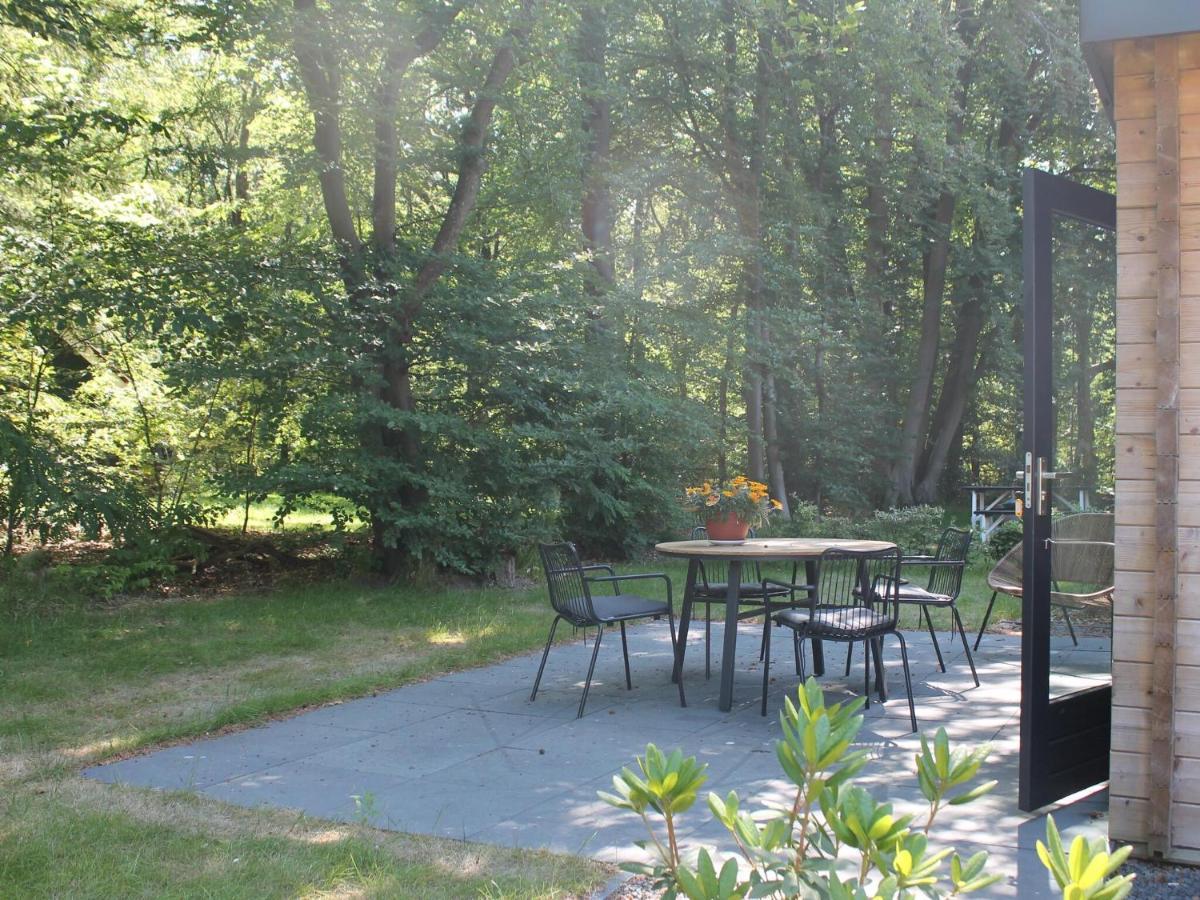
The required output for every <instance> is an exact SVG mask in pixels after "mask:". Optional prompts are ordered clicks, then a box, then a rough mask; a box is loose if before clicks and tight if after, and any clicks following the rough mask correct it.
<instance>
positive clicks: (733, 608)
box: [718, 559, 742, 712]
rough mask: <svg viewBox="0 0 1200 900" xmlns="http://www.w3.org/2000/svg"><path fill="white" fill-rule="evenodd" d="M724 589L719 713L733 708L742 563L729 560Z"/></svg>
mask: <svg viewBox="0 0 1200 900" xmlns="http://www.w3.org/2000/svg"><path fill="white" fill-rule="evenodd" d="M725 580H726V583H727V586H726V589H725V640H724V644H723V648H722V651H721V700H720V703H719V704H718V706H719V707H720V710H721V712H729V710H730V709H732V708H733V667H734V664H735V663H736V660H735V659H734V656H735V655H736V653H737V630H738V592H739V589H740V588H741V584H742V563H741V561H740V560H736V559H735V560H730V562H729V568H728V570H727V572H726V579H725Z"/></svg>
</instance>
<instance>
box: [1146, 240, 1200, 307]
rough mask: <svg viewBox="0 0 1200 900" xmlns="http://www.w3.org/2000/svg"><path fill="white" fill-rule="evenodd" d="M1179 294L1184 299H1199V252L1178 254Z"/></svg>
mask: <svg viewBox="0 0 1200 900" xmlns="http://www.w3.org/2000/svg"><path fill="white" fill-rule="evenodd" d="M1137 255H1139V256H1140V255H1141V254H1137ZM1179 293H1180V294H1181V295H1182V296H1184V297H1192V298H1200V250H1187V251H1184V252H1180V254H1179Z"/></svg>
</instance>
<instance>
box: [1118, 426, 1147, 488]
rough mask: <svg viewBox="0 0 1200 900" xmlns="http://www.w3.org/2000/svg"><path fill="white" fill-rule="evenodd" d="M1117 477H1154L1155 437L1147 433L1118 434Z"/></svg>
mask: <svg viewBox="0 0 1200 900" xmlns="http://www.w3.org/2000/svg"><path fill="white" fill-rule="evenodd" d="M1116 470H1117V478H1130V479H1142V478H1153V477H1154V438H1153V437H1151V436H1150V435H1145V434H1119V435H1117V459H1116Z"/></svg>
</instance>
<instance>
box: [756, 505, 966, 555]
mask: <svg viewBox="0 0 1200 900" xmlns="http://www.w3.org/2000/svg"><path fill="white" fill-rule="evenodd" d="M945 520H946V512H945V510H944V509H943V508H942V507H940V506H908V507H904V508H902V509H880V510H876V511H875V512H873V513H872V514H871V515H870V516H864V517H852V516H844V515H836V514H832V515H831V514H828V513H826V514H824V515H822V514H821V513H820V510H819V509H818V508H817V506H816V504H814V503H808V502H805V501H799V502H797V503H796V504H795V505H794V506H793V507H792V518H791V520H790V521H781V520H778V519H776V520H773V522H772V524H771V525H770V526H769V528H768V529H767V530H766V531H764V536H768V537H827V536H828V535H831V534H836V535H838V536H839V537H848V538H859V539H861V540H871V541H890V542H891V543H893V544H896V545H897V546H899V547H901V548H902V549H903V550H904V552H905V553H911V554H916V553H928V552H931V551H932V550H933V549H934V548H935V547H936V546H937V542H938V539H939V538H940V537H941V535H942V530H943V528H944V527H945V525H944V523H945Z"/></svg>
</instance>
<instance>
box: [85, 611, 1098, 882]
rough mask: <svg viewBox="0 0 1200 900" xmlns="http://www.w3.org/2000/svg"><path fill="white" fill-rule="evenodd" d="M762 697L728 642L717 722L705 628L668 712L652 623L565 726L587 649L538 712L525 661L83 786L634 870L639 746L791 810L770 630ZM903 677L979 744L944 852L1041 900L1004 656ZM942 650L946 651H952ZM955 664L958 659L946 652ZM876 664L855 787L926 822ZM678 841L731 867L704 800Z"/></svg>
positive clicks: (786, 679)
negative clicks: (134, 788)
mask: <svg viewBox="0 0 1200 900" xmlns="http://www.w3.org/2000/svg"><path fill="white" fill-rule="evenodd" d="M774 631H775V634H774V640H775V643H774V644H773V645H772V646H773V650H772V657H773V660H774V661H775V662H773V665H772V676H773V679H774V683H773V685H772V692H771V695H770V702H769V712H768V715H767V717H766V718H763V717H762V716H760V715H759V709H758V701H759V686H760V684H761V669H760V668H759V664H758V661H757V649H758V637H759V634H760V632H759V630H758V627H757V626H754V625H744V626H743V632H744V633H742V634H740V640H739V642H738V644H739V659H738V660H737V678H736V682H735V691H734V708H733V709H732V710H731V711H730V712H729V713H722V712H720V711H719V710H718V709H717V688H718V683H719V678H718V677H717V672H718V668H719V664H720V663H719V657H718V655H717V654H718V652H719V649H720V646H721V640H720V636H721V628H720V626H719V625H717V624H714V626H713V650H714V658H713V672H714V677H713V678H712V679H711V680H709V681H706V680H705V678H704V659H703V654H704V644H703V631H702V630H699V629H693V632H692V635H691V637H690V638H689V650H688V661H687V666H686V671H685V685H686V688H687V695H688V704H689V705H688V708H686V709H683V708H680V706H679V703H678V696H677V693H676V690H675V688H674V687H673V686H672V685H671V684H670V682H669V673H670V664H671V652H670V638H669V635H668V633H667V629H666V626H665V624H660V623H650V624H647V625H644V626H639V627H637V628H634V629H631V631H630V641H629V643H630V656H631V665H632V670H633V679H634V689H633V690H632V691H626V690H625V686H624V677H623V669H622V664H621V653H620V640H619V637H618V636H617V635H615V634H610V635H609V637H608V638H607V639H606V640H605V646H604V647H602V648H601V651H600V661H599V662H598V664H597V667H596V680H595V681H594V683H593V686H592V691H591V695H590V697H589V700H588V706H587V715H586V716H585V717H584V718H583V719H579V720H577V719H576V718H575V711H576V707H577V705H578V702H579V690H580V688H581V686H582V678H583V676H584V674H585V673H586V670H587V661H588V657H589V656H590V654H591V644H590V642H589V643H588V644H587V645H585V644H584V643H583V642H582V641H576V642H575V643H573V644H570V645H565V646H558V647H556V648H554V649H553V650H552V651H551V654H550V660H549V663H548V664H547V668H546V674H545V677H544V678H543V682H542V690H541V692H540V693H539V695H538V699H537V701H536V702H535V703H530V702H529V699H528V698H529V689H530V687H531V685H532V682H533V677H534V674H535V672H536V671H537V664H538V656H539V654H529V655H527V656H522V657H518V658H516V659H512V660H509V661H507V662H504V663H500V664H498V665H493V666H489V667H486V668H483V669H477V670H473V671H468V672H461V673H456V674H452V675H446V676H443V677H441V678H436V679H434V680H432V681H428V682H424V683H421V684H414V685H410V686H408V687H404V688H400V689H397V690H394V691H389V692H387V693H384V694H380V695H378V696H374V697H367V698H364V699H360V700H354V701H350V702H346V703H341V704H337V705H334V706H328V707H325V708H322V709H318V710H314V711H311V712H307V713H304V714H301V715H298V716H296V717H294V718H291V719H288V720H285V721H280V722H274V723H271V724H269V725H265V726H263V727H259V728H254V729H251V730H248V731H243V732H239V733H236V734H229V735H225V736H222V737H218V738H213V739H211V740H204V741H199V742H197V743H194V744H191V745H188V746H180V747H172V748H169V749H165V750H160V751H157V752H154V753H150V754H148V755H145V756H140V757H136V758H132V759H127V760H123V761H120V762H116V763H112V764H109V765H105V766H97V767H94V768H92V769H89V770H87V771H86V773H85V774H86V775H88V776H89V777H92V778H95V779H98V780H101V781H107V782H121V783H125V784H131V785H141V786H147V787H154V788H161V789H175V790H194V791H198V792H200V793H202V794H205V795H207V796H210V797H215V798H218V799H221V800H224V801H227V802H230V803H235V804H239V805H244V806H255V805H259V804H265V805H270V806H276V807H286V808H291V809H295V810H299V811H303V812H304V813H307V814H309V815H313V816H320V817H325V818H330V819H337V820H344V821H364V822H370V823H371V824H374V825H376V826H379V827H382V828H388V829H394V830H398V831H409V832H420V833H427V834H436V835H441V836H445V837H451V838H460V839H463V840H470V841H483V842H488V843H493V844H501V845H511V846H520V847H544V848H548V849H551V850H556V851H561V852H569V853H581V854H586V855H589V856H593V857H596V858H598V859H603V860H609V861H612V860H617V859H622V858H629V857H631V856H633V855H636V854H638V853H639V852H640V851H638V850H637V849H636V847H634V842H635V841H637V840H640V839H642V838H644V837H645V834H644V830H643V826H642V824H641V821H640V820H639V819H638V818H637V817H635V816H633V815H632V814H626V813H623V812H620V811H618V810H615V809H612V808H611V807H609V806H608V805H606V804H605V803H603V802H601V801H600V800H598V799H597V797H596V792H597V791H598V790H608V789H610V787H611V780H612V775H613V773H614V772H617V771H619V770H620V768H621V767H622V766H624V765H630V764H632V761H633V758H634V756H636V755H637V754H638V753H640V752H642V751H643V750H644V748H645V745H646V743H647V742H651V741H652V742H654V743H656V744H658V745H659V746H660V747H663V748H674V747H681V748H683V749H684V750H685V751H686V752H689V753H694V754H696V755H697V756H699V757H700V758H701V759H702V760H703V761H704V762H706V763H708V766H709V768H708V774H709V783H708V787H709V788H710V789H712V790H714V791H716V792H718V793H720V794H724V793H725V792H727V791H729V790H731V789H735V790H737V791H738V793H739V795H740V796H741V797H742V798H743V801H746V800H747V799H749V800H750V803H751V804H752V805H753V804H756V803H758V802H759V801H764V800H770V799H779V798H781V797H782V796H783V795H784V794H785V793H786V787H787V785H786V782H785V781H784V780H783V779H782V778H781V773H780V771H779V767H778V764H777V763H776V760H775V755H774V741H775V739H776V737H777V734H778V713H779V710H780V709H781V708H782V705H783V697H784V695H785V693H787V692H790V691H794V689H795V686H796V684H797V679H796V677H795V674H794V669H793V666H792V662H791V647H790V632H786V631H785V630H783V629H775V630H774ZM906 636H907V639H908V641H909V652H910V658H911V659H912V661H913V677H914V690H915V693H916V704H917V717H918V720H919V722H920V727H921V730H922V731H927V732H930V733H931V732H932V731H933V730H935V729H936V728H937V727H938V726H939V725H941V726H945V728H946V730H947V732H949V734H950V737H951V739H952V741H955V742H957V743H959V744H976V743H982V742H991V743H992V746H993V753H992V757H991V758H990V761H989V763H988V765H987V766H986V777H991V778H997V779H999V780H1000V785H999V787H998V788H997V789H996V790H995V791H994V792H993V793H992V794H991V795H989V796H988V797H985V798H984V799H982V800H980V801H978V802H977V803H975V804H972V805H970V806H967V807H960V808H951V809H949V810H947V811H946V812H945V813H943V814H942V815H941V816H940V821H941V827H940V828H937V829H935V837H936V838H937V839H938V840H939V841H944V842H946V843H953V844H954V845H955V846H957V848H958V849H959V850H960V852H963V853H964V854H967V853H971V852H974V851H975V850H977V849H981V848H982V849H987V850H988V851H989V852H990V853H991V854H992V859H993V862H992V866H993V871H997V872H1003V873H1004V874H1005V876H1006V880H1005V882H1003V883H1002V884H998V885H996V886H995V887H994V888H992V889H991V890H990V891H989V892H986V893H987V895H988V896H994V897H1013V896H1019V897H1022V898H1029V897H1041V896H1053V895H1052V893H1051V892H1050V891H1049V889H1048V885H1049V882H1048V878H1047V875H1046V872H1045V870H1044V869H1043V867H1042V865H1041V864H1040V863H1039V861H1038V859H1037V856H1036V854H1035V851H1034V846H1035V842H1036V841H1037V839H1038V838H1040V837H1042V836H1043V835H1044V831H1045V823H1044V820H1043V818H1042V817H1031V816H1029V815H1027V814H1025V813H1022V812H1020V811H1019V810H1018V809H1017V807H1016V793H1017V756H1018V705H1017V704H1018V699H1019V696H1020V665H1019V663H1020V654H1019V639H1018V638H1013V637H1004V636H998V635H987V636H985V638H984V641H983V643H982V645H981V646H980V649H979V653H978V654H977V657H976V665H977V668H978V670H979V677H980V679H981V681H982V687H980V688H975V687H974V686H973V684H972V681H971V677H970V671H969V670H968V669H967V666H966V661H965V658H964V657H963V655H962V647H961V644H955V643H953V642H952V641H951V639H950V635H949V634H942V635H939V639H940V640H941V644H942V648H943V652H944V653H946V657H947V659H946V661H947V668H948V671H947V672H946V673H945V674H943V673H941V672H940V671H939V670H938V668H937V664H936V660H935V658H934V654H933V648H932V644H931V642H930V640H929V636H928V634H923V633H906ZM1107 647H1108V641H1107V639H1102V638H1094V637H1081V639H1080V647H1079V648H1073V647H1072V646H1071V644H1070V640H1069V639H1068V638H1065V637H1064V638H1061V639H1058V638H1056V639H1055V654H1056V657H1057V658H1059V659H1060V660H1061V661H1062V663H1063V665H1062V667H1061V668H1062V669H1063V671H1066V669H1067V668H1068V667H1070V668H1074V669H1075V670H1076V671H1078V672H1079V673H1082V677H1087V674H1086V673H1087V671H1088V670H1090V669H1092V668H1095V663H1099V662H1101V661H1103V660H1104V659H1106V658H1107V657H1106V655H1107ZM947 651H948V652H947ZM955 651H957V652H955ZM826 657H827V669H828V671H827V674H826V676H825V678H824V679H823V681H824V683H825V685H826V688H827V692H828V694H827V695H828V696H829V697H830V699H831V700H832V699H837V698H839V697H841V696H848V695H849V694H850V693H851V692H855V691H861V689H862V663H861V660H862V657H861V648H859V651H858V653H857V654H856V665H855V666H854V668H853V672H852V675H851V677H850V678H849V679H844V678H842V672H843V670H844V663H845V651H844V647H843V646H841V645H834V646H832V647H829V646H828V645H827V653H826ZM885 660H887V661H888V662H889V663H890V668H889V670H888V679H887V681H888V689H889V696H890V699H889V701H888V703H887V704H886V705H880V704H879V703H875V702H873V703H872V705H871V709H870V710H869V711H868V712H867V714H866V723H865V725H864V728H863V730H862V731H861V732H860V742H861V746H863V747H865V748H867V749H868V750H869V751H870V753H871V762H870V764H869V765H868V767H867V769H866V770H865V779H864V781H865V783H866V784H867V785H868V786H869V787H871V788H872V789H873V791H874V793H875V795H876V796H877V797H879V798H887V799H890V800H892V801H893V802H894V804H895V805H896V807H897V809H898V811H902V812H906V811H911V812H920V811H921V810H922V809H923V808H924V806H923V801H922V800H921V797H920V792H919V790H918V788H917V785H916V779H915V777H913V776H912V768H913V753H914V752H915V750H916V748H917V747H918V742H917V738H916V736H914V735H912V734H910V733H909V731H908V729H909V722H908V707H907V703H906V702H905V698H904V680H903V675H902V673H901V671H900V667H899V649H898V645H897V644H895V643H894V641H889V642H888V643H887V646H886V648H885ZM1053 812H1054V815H1055V819H1056V821H1057V822H1058V823H1059V825H1060V827H1062V828H1063V829H1064V830H1065V831H1068V832H1070V833H1072V834H1073V833H1075V832H1077V831H1079V830H1081V829H1083V830H1086V831H1087V832H1088V833H1098V834H1102V835H1103V834H1106V832H1107V822H1106V815H1107V797H1106V794H1105V793H1104V792H1103V791H1099V792H1096V793H1094V794H1092V795H1091V796H1089V797H1086V798H1083V799H1077V800H1075V802H1073V803H1071V804H1069V805H1066V806H1060V807H1059V808H1057V809H1055V810H1053ZM685 823H686V827H685V828H684V831H683V838H684V840H685V841H686V842H688V843H689V844H693V845H694V844H695V843H696V842H703V843H705V844H708V845H715V846H716V847H717V848H718V849H719V850H722V851H726V852H727V851H729V850H730V849H731V845H730V842H729V840H728V839H727V835H726V834H725V833H724V831H723V829H721V827H720V826H719V825H717V824H716V823H714V822H713V821H712V820H711V815H710V814H709V812H708V809H707V806H706V805H705V804H703V803H699V804H697V806H696V807H695V808H694V809H693V810H692V811H691V813H690V814H689V815H688V816H687V817H686V818H685Z"/></svg>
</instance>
